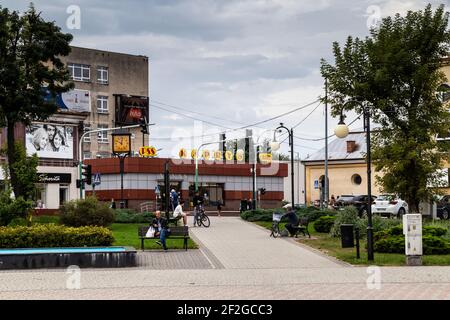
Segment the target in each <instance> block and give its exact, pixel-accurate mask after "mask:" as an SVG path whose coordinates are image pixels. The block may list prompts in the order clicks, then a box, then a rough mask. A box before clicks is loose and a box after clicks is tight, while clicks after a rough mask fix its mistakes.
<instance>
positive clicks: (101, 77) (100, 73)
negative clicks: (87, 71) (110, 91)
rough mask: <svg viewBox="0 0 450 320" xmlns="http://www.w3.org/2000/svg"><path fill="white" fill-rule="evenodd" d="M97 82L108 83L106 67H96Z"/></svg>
mask: <svg viewBox="0 0 450 320" xmlns="http://www.w3.org/2000/svg"><path fill="white" fill-rule="evenodd" d="M97 82H98V83H101V84H108V68H107V67H98V68H97Z"/></svg>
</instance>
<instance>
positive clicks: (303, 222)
mask: <svg viewBox="0 0 450 320" xmlns="http://www.w3.org/2000/svg"><path fill="white" fill-rule="evenodd" d="M308 223H309V221H308V218H306V217H302V218H300V219H299V223H298V226H295V227H293V229H294V231H295V233H294V236H295V237H296V238H297V236H298V234H299V232H301V233H303V235H304V236H305V237H306V234H308V237H309V238H311V235H310V234H309V231H308Z"/></svg>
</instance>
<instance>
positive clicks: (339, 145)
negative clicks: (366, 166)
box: [302, 132, 367, 162]
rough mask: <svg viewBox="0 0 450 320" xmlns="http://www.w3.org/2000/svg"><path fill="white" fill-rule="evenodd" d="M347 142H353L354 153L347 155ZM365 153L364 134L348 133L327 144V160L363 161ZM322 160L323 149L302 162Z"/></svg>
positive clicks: (323, 155)
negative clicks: (354, 144)
mask: <svg viewBox="0 0 450 320" xmlns="http://www.w3.org/2000/svg"><path fill="white" fill-rule="evenodd" d="M347 141H355V143H356V148H355V151H353V152H351V153H347ZM366 151H367V148H366V134H365V133H364V132H350V133H349V134H348V136H347V137H346V138H342V139H340V138H336V139H334V140H333V141H331V142H330V143H328V160H350V159H351V160H363V159H364V154H365V153H366ZM324 160H325V147H324V148H322V149H321V150H319V151H317V152H316V153H313V154H312V155H310V156H309V157H307V158H305V159H304V160H303V161H302V162H309V161H324Z"/></svg>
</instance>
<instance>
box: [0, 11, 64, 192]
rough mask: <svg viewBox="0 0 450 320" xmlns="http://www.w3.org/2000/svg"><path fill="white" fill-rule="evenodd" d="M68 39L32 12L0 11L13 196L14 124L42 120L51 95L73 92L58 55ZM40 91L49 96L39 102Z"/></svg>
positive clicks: (3, 107)
mask: <svg viewBox="0 0 450 320" xmlns="http://www.w3.org/2000/svg"><path fill="white" fill-rule="evenodd" d="M71 40H72V35H70V34H65V33H61V32H60V28H59V27H58V26H56V25H55V23H54V22H47V21H44V19H43V18H42V17H41V15H40V13H37V12H36V11H35V9H34V7H33V6H32V5H31V6H30V8H29V9H28V10H27V11H26V12H24V13H23V14H20V13H19V12H17V11H9V10H8V9H7V8H2V7H0V126H2V127H6V128H7V156H8V163H9V171H10V178H11V185H12V188H13V190H14V194H15V196H16V197H19V196H24V197H28V196H27V195H26V194H27V192H28V190H26V189H23V186H24V184H23V183H21V182H20V181H19V180H20V177H19V176H18V172H16V166H14V163H15V162H16V161H17V160H18V159H17V158H16V152H15V148H14V139H15V136H14V129H15V127H16V125H17V124H19V123H23V124H24V125H30V124H31V122H32V121H37V120H40V121H43V120H45V119H47V118H48V117H49V116H50V115H52V114H54V113H55V112H56V111H57V106H56V103H55V98H56V95H57V94H59V93H61V92H65V91H68V90H70V89H71V88H73V83H71V82H68V81H69V73H68V71H67V69H66V67H65V65H64V64H63V63H62V61H61V60H60V58H59V57H60V56H66V55H68V54H69V53H70V46H69V43H70V41H71ZM43 88H45V89H46V90H47V92H48V94H49V96H50V98H49V99H46V98H45V97H44V94H43V93H44V89H43Z"/></svg>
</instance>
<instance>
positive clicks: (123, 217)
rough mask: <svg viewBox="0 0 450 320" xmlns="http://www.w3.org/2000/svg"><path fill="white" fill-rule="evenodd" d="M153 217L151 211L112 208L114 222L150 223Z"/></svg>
mask: <svg viewBox="0 0 450 320" xmlns="http://www.w3.org/2000/svg"><path fill="white" fill-rule="evenodd" d="M154 218H155V214H154V213H152V212H144V213H139V212H137V211H134V210H130V209H117V210H114V222H116V223H150V222H151V221H152V220H153V219H154Z"/></svg>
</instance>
